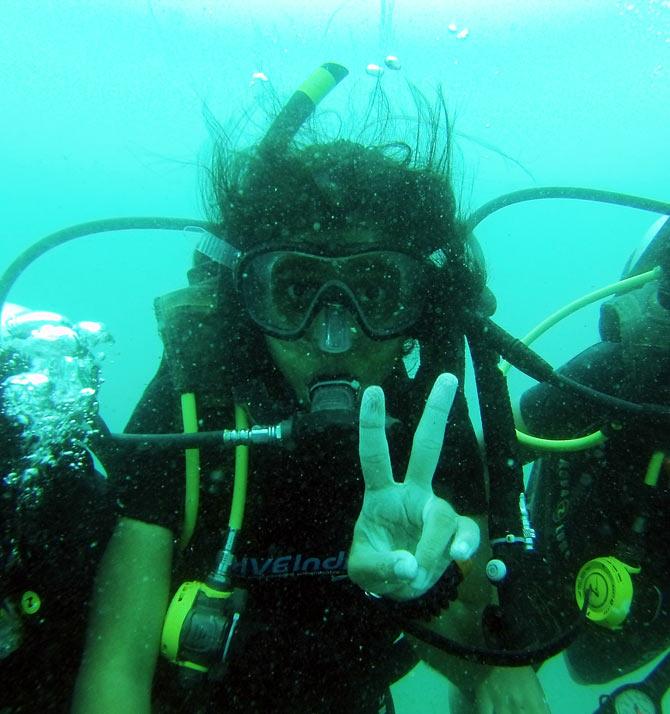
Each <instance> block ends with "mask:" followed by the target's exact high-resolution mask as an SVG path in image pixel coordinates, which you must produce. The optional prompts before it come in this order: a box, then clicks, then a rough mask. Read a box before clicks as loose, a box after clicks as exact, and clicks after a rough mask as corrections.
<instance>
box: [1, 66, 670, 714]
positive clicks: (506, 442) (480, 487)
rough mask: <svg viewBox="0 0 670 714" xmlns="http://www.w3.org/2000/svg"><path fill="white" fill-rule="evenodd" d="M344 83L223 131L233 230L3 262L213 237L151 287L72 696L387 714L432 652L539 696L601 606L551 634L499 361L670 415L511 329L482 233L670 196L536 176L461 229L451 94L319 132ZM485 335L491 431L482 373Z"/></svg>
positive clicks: (537, 707) (317, 81) (74, 233)
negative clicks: (603, 386)
mask: <svg viewBox="0 0 670 714" xmlns="http://www.w3.org/2000/svg"><path fill="white" fill-rule="evenodd" d="M345 75H346V70H345V69H344V68H343V67H341V66H340V65H335V64H332V63H329V64H326V65H323V66H322V67H320V68H319V69H318V70H317V71H316V72H315V73H314V74H313V75H311V76H310V77H309V78H308V79H307V81H306V82H305V83H304V84H303V85H302V86H301V87H300V88H299V89H298V90H297V91H296V92H295V94H294V95H293V96H292V97H291V98H290V99H289V102H288V103H287V104H286V105H285V106H284V108H283V109H282V110H281V111H280V112H279V113H278V114H277V116H276V118H275V119H274V121H273V122H272V124H271V126H270V129H269V130H268V132H267V133H266V135H265V136H264V138H263V139H262V140H261V141H260V142H259V143H258V145H256V146H255V147H253V148H252V149H251V150H247V151H235V150H233V148H232V147H231V146H230V142H229V141H228V140H227V139H226V137H225V136H224V137H223V138H222V141H221V143H220V144H219V145H218V147H217V150H216V152H215V157H214V161H213V167H212V171H211V172H210V176H211V179H212V187H211V195H210V199H211V200H210V205H211V206H212V207H213V209H214V210H213V213H214V215H213V219H212V220H211V221H193V220H186V219H173V218H128V219H110V220H108V221H97V222H93V223H89V224H83V225H80V226H73V227H71V228H68V229H64V230H63V231H60V232H59V233H57V234H53V235H52V236H47V238H45V239H43V240H42V241H40V242H39V243H38V244H36V245H35V246H32V247H31V248H30V249H28V250H27V251H26V252H25V253H24V254H23V255H21V256H19V258H18V259H17V260H16V261H15V262H14V263H13V264H12V266H10V268H9V269H8V271H7V272H6V273H5V275H4V276H3V278H2V279H1V280H0V301H4V300H5V299H6V296H7V293H8V291H9V288H10V287H11V285H12V283H13V281H14V280H15V279H16V278H17V277H18V275H20V273H21V272H22V271H23V270H24V269H25V267H26V266H27V265H29V264H30V263H31V262H32V261H33V260H35V259H36V258H37V257H39V256H40V255H41V254H42V253H43V252H45V251H46V250H50V249H52V248H54V247H56V246H58V245H61V244H62V243H64V242H66V241H69V240H72V239H75V238H78V237H80V236H83V235H90V234H97V233H104V232H107V231H115V230H125V229H167V230H183V231H187V232H188V233H189V234H191V235H192V233H193V232H194V231H197V232H199V233H200V237H201V240H200V242H199V245H198V249H197V250H196V252H195V254H194V261H193V266H192V268H191V270H190V271H189V273H188V287H185V288H183V289H181V290H178V291H176V292H173V293H170V294H169V295H165V296H163V297H160V298H158V299H157V300H156V303H155V308H156V316H157V320H158V327H159V331H160V334H161V337H162V340H163V344H164V355H163V359H162V361H161V364H160V366H159V368H158V371H157V374H156V376H155V377H154V379H153V380H152V382H151V383H150V384H149V386H148V387H147V389H146V391H145V393H144V395H143V397H142V399H141V400H140V402H139V404H138V405H137V407H136V409H135V411H134V413H133V415H132V417H131V419H130V422H129V424H128V426H127V428H126V432H125V433H124V434H111V433H109V432H107V431H106V429H105V426H104V424H103V423H101V422H99V420H98V421H96V423H95V427H94V429H93V431H94V433H95V434H96V435H97V437H99V438H98V439H97V441H95V443H92V444H90V448H91V450H92V451H93V452H94V453H96V455H97V456H99V457H100V459H101V461H102V463H103V464H105V466H106V470H107V472H108V474H109V479H108V480H109V482H110V487H111V489H112V490H113V493H114V500H115V503H116V505H117V507H118V511H119V520H118V522H117V525H116V528H115V530H114V534H113V536H112V538H111V539H110V542H109V545H108V547H107V550H106V552H105V555H104V557H103V560H102V563H101V567H100V570H99V574H98V578H97V584H96V588H95V598H94V603H93V606H92V611H91V615H90V623H89V633H88V639H87V646H86V651H85V654H84V657H83V660H82V665H81V669H80V673H79V677H78V681H77V686H76V689H75V698H74V711H75V712H77V713H78V712H87V713H89V712H96V711H101V712H105V714H108V713H109V712H113V711H123V712H126V711H133V712H142V711H146V712H148V711H150V710H152V707H153V710H155V711H161V712H172V711H191V712H207V711H212V710H214V709H216V710H218V709H220V708H224V707H226V708H227V709H228V710H229V711H231V712H236V711H244V712H254V711H275V712H288V711H291V712H292V711H295V710H296V709H297V710H301V711H309V712H315V713H318V712H333V711H336V710H337V711H338V712H339V711H342V712H352V713H353V712H357V713H360V714H366V713H367V712H370V713H375V714H376V713H377V712H392V711H393V702H392V698H391V695H390V692H389V687H390V685H391V684H392V683H393V682H394V681H396V680H397V679H398V678H400V677H402V676H403V674H405V673H406V672H408V671H409V670H410V669H411V668H412V667H413V666H414V665H415V664H416V662H417V661H418V656H421V657H422V658H424V659H425V660H426V661H427V662H429V663H430V664H431V665H432V666H433V667H435V668H436V669H438V670H439V671H441V672H443V673H444V674H445V675H446V676H447V677H448V678H449V679H450V680H451V681H452V682H453V683H454V684H455V689H454V690H453V694H452V700H451V702H450V707H451V709H450V710H451V711H453V712H459V713H461V712H462V713H465V712H470V711H475V709H474V708H475V707H476V708H477V711H479V712H486V713H487V714H492V713H493V712H495V713H496V714H511V713H512V712H515V713H516V712H519V711H528V712H532V713H533V714H537V713H543V714H544V713H546V712H547V711H548V707H547V703H546V701H545V699H544V695H543V692H542V689H541V687H540V685H539V683H538V680H537V677H536V674H535V671H534V669H533V668H534V667H537V666H538V665H540V664H541V663H542V662H543V661H544V660H546V659H547V658H548V657H550V656H552V655H553V654H556V653H557V652H559V651H561V650H562V649H563V648H565V647H566V646H567V645H568V644H569V643H570V642H571V641H572V640H573V639H574V638H575V636H576V634H578V632H579V631H581V629H583V626H584V615H585V614H586V613H587V611H589V610H590V609H593V598H594V591H595V590H597V588H595V587H594V586H593V584H591V585H589V586H587V587H584V588H583V592H582V596H583V597H582V601H583V602H582V603H581V604H579V606H578V605H577V604H575V603H574V602H573V603H571V604H570V607H569V608H568V609H567V610H566V611H565V614H566V617H565V618H563V617H562V614H563V613H562V612H561V613H558V615H557V616H556V617H555V618H554V619H555V620H556V621H557V625H558V626H557V628H556V630H555V631H552V632H549V631H547V628H546V623H547V622H548V621H552V618H553V617H554V614H555V613H554V612H549V613H548V612H547V608H546V607H544V605H545V601H543V600H541V599H540V598H541V596H542V594H543V592H544V589H545V583H546V574H545V573H544V570H543V566H544V563H543V558H542V556H541V555H539V554H538V553H537V549H536V548H535V535H536V534H535V531H534V529H533V524H532V522H531V520H530V518H529V514H528V509H527V507H526V501H525V493H524V485H523V472H522V465H523V461H524V459H527V460H530V459H531V458H533V455H534V453H535V450H536V449H538V448H540V442H541V441H542V440H539V439H532V438H531V437H527V436H524V435H523V434H518V433H515V425H514V420H513V415H512V408H511V404H510V400H509V394H508V392H507V387H506V383H505V379H504V375H503V373H502V372H501V370H500V368H499V361H500V357H501V356H504V357H505V359H507V360H508V361H509V362H510V363H511V364H513V365H514V366H516V367H518V368H520V369H522V370H523V371H524V372H526V373H527V374H530V375H531V376H533V377H534V378H535V379H537V380H538V381H541V382H547V383H549V384H553V385H555V386H558V387H559V388H560V389H561V390H562V393H564V392H565V393H569V394H573V393H575V394H578V395H580V398H581V399H582V400H587V402H588V403H589V404H593V405H594V406H593V409H594V414H597V415H598V416H599V417H600V418H601V419H602V421H603V422H604V423H605V427H603V428H604V429H605V430H606V431H607V433H608V435H609V434H610V433H611V432H612V431H613V430H614V426H611V425H612V424H614V423H615V420H614V419H612V418H611V415H612V414H614V415H616V417H617V419H618V420H619V421H621V420H624V419H627V418H630V416H631V415H634V417H635V418H636V419H638V420H639V421H640V423H644V424H652V425H654V426H655V427H658V424H662V425H663V426H664V427H665V429H666V432H667V425H668V423H669V422H670V413H669V412H668V409H667V407H664V406H663V405H659V404H657V403H655V402H656V401H657V400H656V399H652V402H653V403H652V404H648V403H638V401H639V400H637V399H636V400H635V402H629V401H626V400H624V399H621V398H617V397H616V396H613V395H612V394H603V393H601V392H599V391H597V390H595V389H592V388H589V387H588V386H586V385H584V384H580V383H579V382H576V381H575V380H571V379H569V377H566V376H564V375H562V374H559V373H557V372H555V371H554V370H553V369H552V368H551V366H550V365H548V364H547V363H546V362H544V361H543V360H542V359H541V358H540V357H539V355H537V354H535V353H534V352H532V351H531V350H529V349H528V348H527V347H525V346H524V345H523V343H522V342H520V341H519V340H515V339H514V338H513V337H511V336H510V335H508V334H507V333H505V332H504V331H503V330H501V329H500V328H499V327H498V326H497V325H495V323H493V322H492V320H491V319H490V316H491V315H492V314H493V312H494V311H495V299H494V297H493V295H492V294H491V293H490V291H489V290H488V288H487V287H486V272H485V268H484V262H483V257H482V253H481V250H480V249H479V246H478V244H477V241H476V239H475V238H474V234H473V231H474V230H475V228H476V227H477V225H478V224H479V223H480V222H481V221H482V220H484V219H485V218H486V217H487V216H488V215H490V214H491V213H493V212H495V211H496V210H499V209H500V208H504V207H505V206H506V205H510V204H511V203H514V202H517V201H522V200H532V199H535V198H580V199H581V198H583V199H586V200H597V201H608V202H612V203H622V204H623V205H629V206H633V207H635V208H641V209H643V210H649V211H653V212H656V213H663V214H665V215H667V214H668V213H670V207H669V206H668V205H667V204H665V203H661V202H654V201H650V200H646V199H638V198H635V197H622V196H619V195H613V194H607V193H605V192H596V191H587V190H584V189H533V190H531V191H530V192H520V193H519V194H510V195H509V196H505V197H502V198H501V199H499V200H497V201H494V202H491V204H487V205H486V206H484V207H482V209H480V210H479V211H477V212H475V214H473V215H472V216H471V217H470V218H469V219H468V220H467V221H465V220H463V219H462V218H460V217H459V216H458V211H457V206H456V201H455V198H454V192H453V188H452V183H451V181H452V177H451V175H450V168H451V167H450V160H449V159H450V154H449V148H450V131H449V122H448V121H447V115H446V109H445V105H444V100H443V98H442V97H441V96H439V98H438V102H437V104H436V106H435V107H432V108H428V107H427V105H426V104H425V103H422V101H421V100H419V101H418V102H417V103H418V105H419V124H420V125H423V124H425V126H426V127H427V128H428V129H429V131H428V132H425V133H421V132H419V134H417V135H416V137H415V142H416V143H415V145H414V146H410V145H408V144H407V143H406V142H404V141H398V140H397V137H388V136H385V135H384V129H386V130H388V127H389V126H390V124H391V122H389V121H388V119H389V118H390V117H389V116H388V115H386V116H384V115H383V112H382V115H381V116H380V117H379V124H378V126H379V127H380V131H379V136H378V140H376V141H374V142H372V143H371V144H367V143H366V144H363V143H361V142H360V141H352V140H344V139H339V140H336V141H327V142H326V141H320V142H319V141H313V142H311V143H310V142H307V141H303V140H302V138H301V134H300V130H301V128H302V127H303V125H304V124H305V122H306V121H307V120H308V119H309V117H310V116H311V114H312V113H313V111H314V109H315V107H316V106H317V105H318V104H319V102H320V101H321V100H322V99H323V98H324V97H325V96H326V95H327V93H328V92H329V91H330V90H331V89H332V88H333V87H335V86H336V85H337V84H338V82H339V81H340V80H341V79H343V77H344V76H345ZM378 99H379V98H378ZM381 103H382V104H383V105H384V106H387V105H385V104H384V102H383V97H382V101H381ZM372 110H373V111H374V107H372ZM422 110H424V113H423V114H422ZM378 116H379V115H378ZM367 124H368V122H366V125H367ZM422 137H423V138H424V139H427V141H426V142H425V144H422V143H421V142H420V139H421V138H422ZM652 264H653V265H658V264H659V261H657V262H655V263H652ZM650 274H651V277H650V275H649V274H646V273H645V274H643V275H642V276H639V277H640V278H644V280H645V281H647V282H649V280H651V279H652V278H653V277H655V278H658V276H659V274H660V273H659V272H658V270H657V269H654V270H652V271H650ZM667 274H670V273H669V272H668V271H667V270H666V272H665V273H664V275H667ZM635 280H637V278H635ZM624 282H626V281H624ZM661 282H663V280H662V281H661ZM637 284H638V283H636V285H637ZM619 289H620V290H621V291H623V290H624V288H623V287H621V288H619ZM626 289H631V288H630V287H627V288H626ZM661 292H663V291H661ZM665 292H670V291H665ZM665 292H664V293H663V294H665ZM466 340H467V348H468V349H469V351H470V354H471V356H472V362H473V367H474V373H475V379H476V383H477V392H478V401H479V406H480V412H481V420H482V429H483V441H484V448H482V447H481V446H480V444H479V443H478V441H477V439H476V437H475V434H474V429H473V427H472V424H471V422H470V418H469V414H468V406H467V403H466V400H465V396H464V391H463V378H464V365H465V352H466ZM616 423H618V422H616ZM223 425H228V426H232V427H233V428H228V429H222V426H223ZM610 427H611V428H610ZM522 437H523V438H522ZM591 441H592V440H589V443H591ZM520 443H521V444H524V446H526V447H527V449H528V451H523V450H522V448H521V447H520V445H519V444H520ZM598 443H600V442H599V441H598ZM547 448H548V447H547ZM480 540H481V542H482V545H481V546H480V545H479V543H480ZM533 573H534V574H535V575H534V579H533V581H530V580H529V574H533ZM538 603H539V607H538ZM580 608H581V613H580ZM568 615H569V617H568ZM424 621H427V622H428V623H429V624H427V625H425V624H422V623H423V622H424ZM482 624H483V625H484V627H483V628H482ZM159 655H162V657H159Z"/></svg>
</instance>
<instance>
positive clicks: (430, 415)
mask: <svg viewBox="0 0 670 714" xmlns="http://www.w3.org/2000/svg"><path fill="white" fill-rule="evenodd" d="M457 388H458V380H457V379H456V377H455V376H454V375H453V374H449V373H444V374H441V375H440V376H439V377H438V378H437V379H436V380H435V384H434V386H433V389H432V390H431V392H430V396H429V397H428V400H427V402H426V406H425V409H424V411H423V415H422V416H421V421H420V422H419V426H418V427H417V430H416V433H415V435H414V443H413V445H412V452H411V455H410V459H409V465H408V467H407V474H406V475H405V480H404V482H402V483H399V482H397V481H395V480H394V479H393V473H392V470H391V459H390V456H389V449H388V442H387V441H386V432H385V428H384V425H385V421H386V410H385V403H384V392H383V391H382V389H381V387H368V388H367V389H366V390H365V393H364V394H363V399H362V402H361V412H360V441H359V453H360V459H361V468H362V470H363V478H364V479H365V494H364V497H363V507H362V508H361V512H360V514H359V516H358V520H357V521H356V526H355V527H354V539H353V544H352V546H351V552H350V554H349V561H348V572H349V577H350V578H351V579H352V580H353V581H354V582H355V583H357V584H358V585H359V586H360V587H361V588H363V589H364V590H367V591H369V592H374V593H376V594H378V595H384V596H386V597H389V598H392V599H395V600H409V599H412V598H416V597H419V596H421V595H423V594H424V593H425V592H426V591H427V590H428V589H429V588H431V587H432V586H433V585H434V584H435V583H436V582H437V581H438V580H439V578H440V577H441V576H442V574H443V573H444V571H445V570H446V569H447V566H448V565H449V563H450V562H451V561H452V560H467V559H469V558H470V557H472V555H473V554H474V552H475V551H476V550H477V548H478V546H479V528H478V527H477V524H476V523H475V522H474V521H473V520H472V519H471V518H467V517H465V516H459V515H458V514H457V513H456V511H454V509H453V508H452V507H451V505H450V504H449V503H447V501H445V500H444V499H442V498H439V497H438V496H435V494H434V493H433V488H432V481H433V475H434V472H435V467H436V466H437V462H438V459H439V456H440V451H441V449H442V442H443V441H444V432H445V428H446V425H447V418H448V417H449V411H450V410H451V405H452V404H453V401H454V397H455V395H456V390H457Z"/></svg>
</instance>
